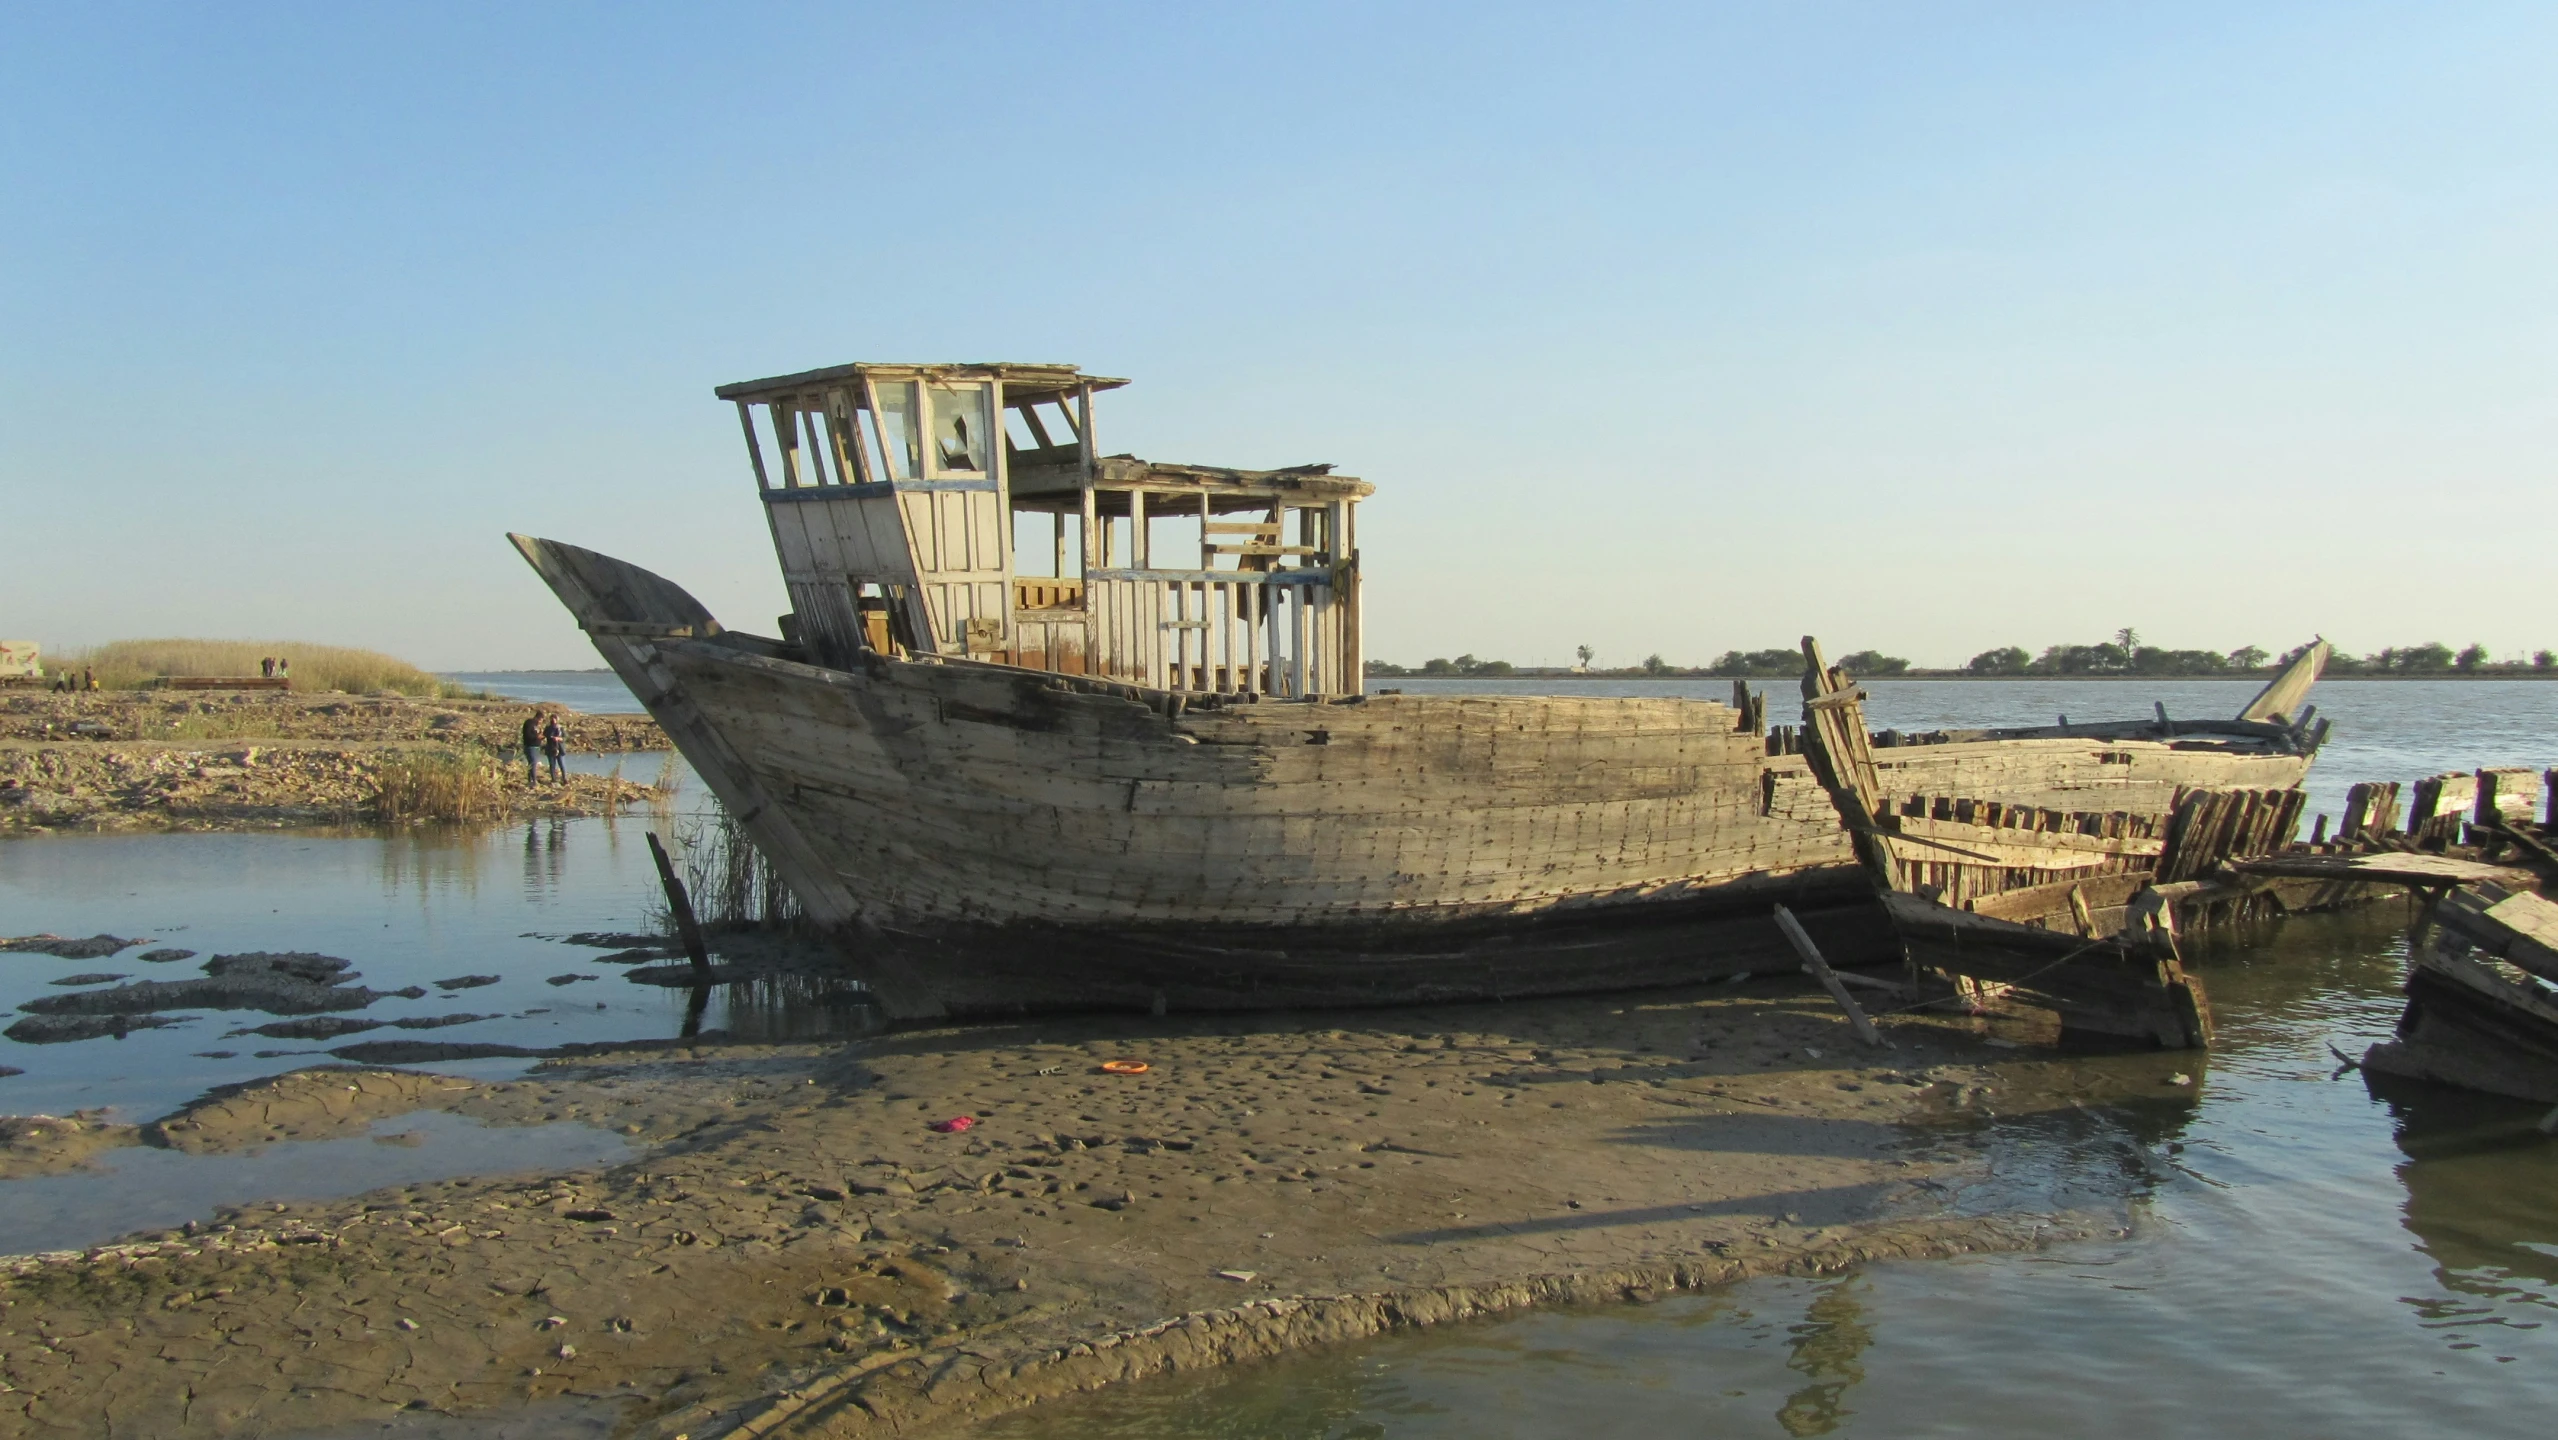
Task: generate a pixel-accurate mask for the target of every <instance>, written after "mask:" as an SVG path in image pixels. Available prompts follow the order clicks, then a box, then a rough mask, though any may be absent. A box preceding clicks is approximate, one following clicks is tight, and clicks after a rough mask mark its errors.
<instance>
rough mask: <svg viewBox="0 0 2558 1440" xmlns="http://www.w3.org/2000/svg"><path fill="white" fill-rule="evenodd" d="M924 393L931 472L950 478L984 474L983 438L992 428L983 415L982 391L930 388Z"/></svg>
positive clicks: (982, 388) (971, 387) (964, 387)
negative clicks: (929, 410) (929, 413)
mask: <svg viewBox="0 0 2558 1440" xmlns="http://www.w3.org/2000/svg"><path fill="white" fill-rule="evenodd" d="M926 393H928V394H929V395H930V396H931V397H932V402H933V468H934V469H935V470H936V471H941V472H946V473H951V474H961V475H983V474H985V473H986V470H987V464H986V435H987V432H988V431H989V430H990V429H991V428H992V424H991V421H990V418H989V417H988V416H987V414H986V398H987V396H986V387H985V386H983V385H932V386H928V387H926Z"/></svg>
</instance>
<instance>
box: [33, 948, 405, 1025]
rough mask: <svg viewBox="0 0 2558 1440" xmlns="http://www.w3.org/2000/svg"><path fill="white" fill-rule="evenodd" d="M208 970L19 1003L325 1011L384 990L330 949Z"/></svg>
mask: <svg viewBox="0 0 2558 1440" xmlns="http://www.w3.org/2000/svg"><path fill="white" fill-rule="evenodd" d="M204 971H205V976H204V978H203V979H201V980H136V981H133V982H131V983H129V984H123V985H114V986H109V987H107V988H105V989H101V990H75V991H73V992H71V993H69V994H66V995H39V996H37V997H36V998H35V999H33V1000H29V1001H27V1002H26V1003H25V1004H22V1005H20V1006H19V1007H18V1008H19V1009H21V1010H24V1011H26V1012H27V1013H29V1014H31V1015H141V1014H145V1013H148V1012H152V1011H159V1010H169V1009H176V1008H178V1007H181V1006H184V1007H188V1008H201V1009H206V1010H263V1011H265V1012H266V1013H267V1014H269V1015H319V1014H327V1013H330V1012H333V1011H342V1010H361V1009H363V1008H364V1007H366V1006H368V1005H371V1004H372V1003H373V1002H375V1001H377V1000H380V999H382V998H383V994H384V992H382V991H379V990H369V989H366V988H365V987H363V986H361V985H351V984H347V983H344V982H346V981H349V980H352V979H354V978H355V976H354V975H353V973H352V972H351V971H350V970H349V968H348V965H347V962H346V961H344V960H340V959H337V958H336V957H334V956H329V955H310V954H301V953H293V954H267V953H263V952H260V953H252V954H245V955H216V956H214V957H213V958H212V959H210V960H207V961H206V962H204ZM421 993H423V992H421Z"/></svg>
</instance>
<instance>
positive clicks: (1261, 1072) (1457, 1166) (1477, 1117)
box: [0, 979, 2114, 1440]
mask: <svg viewBox="0 0 2558 1440" xmlns="http://www.w3.org/2000/svg"><path fill="white" fill-rule="evenodd" d="M1887 1030H1888V1033H1889V1034H1890V1035H1891V1037H1892V1038H1893V1040H1894V1042H1895V1045H1896V1048H1895V1049H1893V1050H1890V1051H1868V1050H1862V1049H1859V1048H1858V1047H1856V1045H1855V1043H1854V1041H1853V1040H1852V1039H1850V1037H1849V1036H1848V1034H1847V1031H1846V1027H1845V1026H1844V1024H1843V1023H1842V1022H1841V1020H1840V1018H1839V1017H1838V1015H1837V1013H1836V1011H1835V1010H1833V1009H1832V1008H1831V1007H1830V1005H1829V1002H1828V1001H1827V1000H1826V999H1825V998H1823V997H1822V996H1820V995H1819V993H1818V992H1817V991H1812V990H1810V989H1809V987H1808V985H1805V984H1802V983H1800V982H1797V981H1794V980H1791V979H1788V980H1784V981H1761V982H1753V983H1750V984H1745V985H1740V986H1714V987H1707V988H1705V989H1702V990H1698V991H1693V992H1680V993H1668V994H1662V993H1655V994H1651V995H1647V996H1642V997H1620V998H1615V999H1597V1000H1576V1001H1562V1002H1541V1003H1537V1004H1534V1005H1525V1004H1522V1005H1508V1006H1500V1005H1485V1006H1465V1007H1432V1008H1427V1009H1412V1010H1403V1011H1394V1012H1366V1013H1360V1014H1346V1013H1334V1014H1321V1015H1312V1014H1309V1015H1296V1016H1244V1017H1200V1018H1185V1017H1180V1016H1174V1017H1170V1018H1167V1019H1145V1018H1141V1017H1125V1018H1112V1017H1082V1018H1074V1019H1046V1020H1040V1021H1036V1022H1024V1023H1020V1024H1012V1025H996V1026H974V1027H967V1028H958V1029H947V1030H935V1031H927V1032H908V1033H900V1034H897V1035H893V1036H886V1037H880V1038H877V1039H874V1040H871V1041H867V1042H861V1043H856V1044H851V1045H841V1044H838V1045H827V1046H746V1045H727V1044H722V1043H718V1042H717V1041H716V1040H715V1039H713V1038H709V1037H705V1038H704V1039H703V1040H700V1041H696V1042H672V1043H668V1044H663V1045H656V1046H646V1047H634V1048H630V1049H625V1050H620V1051H615V1052H609V1053H598V1054H591V1055H583V1056H578V1057H574V1058H566V1059H559V1060H553V1061H550V1062H547V1063H545V1064H544V1065H543V1066H541V1067H540V1068H539V1069H537V1070H536V1071H535V1072H533V1073H532V1074H531V1075H530V1076H528V1077H527V1078H526V1079H524V1080H521V1081H515V1082H508V1083H501V1084H478V1083H473V1082H468V1081H463V1080H459V1079H455V1078H452V1077H445V1076H421V1075H415V1074H404V1073H398V1072H384V1071H354V1070H348V1069H344V1068H339V1069H331V1070H319V1071H305V1072H300V1073H298V1074H295V1075H291V1076H286V1077H281V1078H279V1079H277V1080H273V1081H268V1082H260V1083H256V1084H251V1085H247V1086H242V1087H235V1088H233V1089H230V1090H228V1091H226V1092H222V1093H219V1094H217V1095H215V1096H212V1097H208V1099H207V1100H206V1101H204V1102H200V1103H198V1104H196V1105H193V1106H190V1107H187V1109H186V1110H184V1111H182V1112H180V1113H179V1114H177V1115H174V1116H170V1117H167V1118H165V1119H163V1120H161V1121H160V1122H157V1123H156V1124H155V1125H152V1126H142V1127H133V1128H132V1130H131V1133H130V1134H129V1135H118V1134H114V1133H105V1134H101V1133H99V1132H98V1131H96V1130H95V1129H94V1128H93V1129H89V1130H84V1131H83V1132H82V1133H81V1134H79V1135H78V1136H76V1137H74V1139H73V1140H72V1141H66V1142H65V1147H66V1150H69V1149H80V1150H83V1151H84V1153H86V1154H88V1155H94V1154H96V1153H97V1152H96V1147H98V1146H100V1145H111V1144H116V1143H145V1144H151V1143H156V1144H165V1145H175V1146H182V1147H185V1148H189V1149H192V1150H198V1151H204V1150H212V1149H220V1148H224V1147H240V1146H253V1145H257V1144H263V1143H269V1142H271V1141H275V1140H280V1139H295V1138H316V1137H325V1136H332V1135H345V1134H351V1133H357V1132H358V1131H359V1130H360V1129H361V1128H362V1127H363V1126H366V1125H370V1124H372V1123H373V1122H375V1121H377V1120H380V1119H383V1118H384V1117H386V1116H392V1115H397V1114H400V1113H407V1112H408V1111H410V1110H414V1109H418V1108H435V1109H445V1110H451V1111H455V1112H457V1113H462V1114H467V1115H470V1116H473V1117H475V1118H478V1119H481V1120H483V1121H487V1122H490V1123H496V1124H539V1123H553V1122H557V1121H562V1120H582V1121H585V1122H587V1123H590V1124H595V1125H599V1126H603V1127H605V1128H608V1129H611V1130H614V1131H617V1132H620V1133H622V1134H625V1135H627V1136H628V1137H630V1139H631V1140H632V1141H633V1142H634V1143H637V1144H642V1145H645V1146H648V1147H650V1148H649V1149H648V1150H647V1151H646V1152H645V1154H644V1157H643V1158H641V1159H639V1160H636V1161H633V1162H631V1163H627V1164H623V1165H620V1166H616V1167H613V1168H611V1169H606V1170H601V1171H589V1172H581V1173H571V1174H563V1175H552V1176H541V1177H537V1178H529V1179H528V1178H522V1177H517V1178H481V1179H466V1180H454V1181H446V1182H439V1183H432V1184H420V1185H413V1186H402V1187H394V1188H393V1189H390V1190H385V1191H377V1192H374V1193H372V1194H369V1195H365V1196H361V1197H356V1198H354V1199H349V1200H342V1201H329V1202H318V1203H299V1204H282V1205H272V1206H268V1205H259V1206H251V1207H245V1208H241V1209H236V1210H232V1211H228V1212H224V1213H222V1214H220V1215H218V1216H217V1217H216V1218H215V1219H214V1221H213V1223H211V1224H209V1225H191V1226H188V1227H185V1228H184V1229H181V1230H178V1231H168V1232H157V1233H154V1234H152V1235H148V1236H144V1237H137V1238H136V1239H135V1240H134V1241H132V1242H130V1243H127V1244H123V1245H118V1246H108V1247H101V1248H98V1249H95V1250H91V1251H87V1252H81V1253H66V1254H59V1255H50V1256H42V1257H29V1258H23V1259H20V1260H17V1261H14V1262H7V1264H6V1265H5V1266H0V1270H5V1272H6V1275H7V1278H6V1279H5V1280H0V1301H5V1303H6V1306H7V1308H6V1309H5V1311H0V1355H5V1360H0V1380H5V1382H6V1385H7V1387H8V1388H7V1389H6V1391H5V1392H0V1413H5V1414H10V1415H12V1416H13V1417H14V1418H13V1421H12V1424H13V1427H14V1428H17V1429H19V1430H20V1431H22V1432H23V1433H28V1434H57V1433H58V1434H79V1435H90V1434H102V1433H147V1434H153V1435H166V1436H193V1435H206V1436H211V1435H234V1434H291V1433H294V1432H295V1431H297V1430H310V1429H318V1428H321V1427H332V1426H334V1427H345V1426H351V1425H359V1424H379V1423H381V1422H384V1421H388V1420H392V1419H394V1418H398V1417H401V1416H402V1415H403V1412H404V1410H405V1411H406V1412H409V1413H408V1415H407V1417H406V1418H408V1419H411V1420H425V1419H430V1418H432V1415H433V1413H435V1412H442V1413H446V1414H453V1415H457V1416H470V1415H481V1416H486V1417H489V1418H491V1419H495V1418H496V1417H499V1416H501V1415H504V1414H507V1413H510V1412H516V1411H520V1410H521V1409H522V1408H523V1407H526V1406H528V1405H537V1404H552V1405H557V1404H567V1403H572V1402H575V1403H577V1404H580V1405H583V1406H586V1407H601V1408H602V1409H603V1410H604V1411H607V1412H611V1413H614V1414H615V1415H616V1418H617V1419H618V1421H619V1422H620V1423H622V1424H625V1425H627V1426H629V1427H630V1429H629V1430H628V1432H627V1433H631V1434H635V1435H640V1436H652V1437H671V1436H676V1435H688V1436H691V1437H694V1440H705V1437H708V1436H712V1435H722V1434H737V1435H764V1434H774V1435H782V1434H810V1435H814V1434H841V1435H858V1434H884V1433H889V1432H892V1431H894V1432H898V1433H905V1432H908V1431H911V1430H915V1429H918V1428H923V1429H937V1428H944V1427H950V1426H957V1425H961V1424H964V1423H966V1422H967V1421H968V1420H970V1419H972V1418H975V1417H980V1416H983V1415H985V1414H989V1413H994V1412H997V1411H1000V1410H1004V1409H1009V1408H1014V1407H1017V1406H1019V1405H1022V1404H1026V1403H1030V1402H1033V1401H1035V1400H1037V1399H1039V1398H1041V1397H1043V1396H1048V1395H1055V1394H1061V1393H1066V1392H1070V1391H1074V1390H1080V1389H1087V1388H1091V1387H1093V1386H1096V1385H1101V1384H1106V1383H1111V1382H1114V1381H1117V1380H1122V1379H1128V1378H1133V1377H1136V1376H1139V1375H1144V1374H1148V1373H1152V1372H1156V1371H1161V1370H1167V1369H1181V1368H1191V1367H1195V1366H1201V1365H1208V1364H1217V1363H1224V1362H1228V1361H1232V1360H1238V1359H1246V1358H1252V1357H1256V1356H1264V1355H1269V1354H1274V1353H1278V1352H1280V1351H1282V1350H1285V1349H1289V1348H1293V1347H1298V1346H1303V1345H1308V1344H1317V1343H1323V1342H1325V1341H1329V1340H1336V1339H1345V1338H1351V1337H1354V1336H1358V1335H1362V1334H1367V1333H1372V1332H1374V1331H1377V1330H1380V1329H1386V1328H1392V1327H1395V1326H1400V1325H1410V1324H1419V1323H1432V1322H1437V1321H1443V1320H1452V1319H1458V1318H1463V1317H1466V1316H1469V1315H1481V1314H1489V1313H1495V1312H1499V1311H1503V1310H1509V1309H1515V1308H1518V1307H1520V1306H1525V1305H1533V1304H1550V1303H1562V1302H1583V1301H1593V1300H1602V1299H1620V1298H1628V1297H1638V1298H1639V1297H1642V1296H1646V1295H1652V1294H1660V1293H1666V1292H1668V1291H1670V1290H1673V1289H1677V1288H1683V1287H1693V1286H1698V1285H1705V1284H1714V1283H1720V1282H1723V1281H1728V1280H1732V1279H1738V1278H1742V1277H1744V1276H1748V1275H1752V1274H1761V1273H1768V1272H1771V1271H1780V1270H1786V1271H1794V1272H1797V1273H1800V1272H1804V1271H1808V1270H1816V1269H1828V1268H1835V1267H1838V1266H1841V1265H1846V1264H1850V1263H1854V1262H1856V1261H1859V1260H1865V1259H1872V1258H1878V1257H1914V1256H1926V1255H1939V1254H1950V1253H1958V1252H1962V1251H1970V1250H1982V1249H1991V1248H2012V1247H2017V1246H2025V1245H2032V1244H2037V1243H2043V1242H2045V1241H2048V1240H2052V1239H2057V1238H2072V1237H2076V1236H2078V1235H2082V1234H2086V1233H2091V1231H2092V1230H2094V1229H2095V1228H2098V1227H2102V1226H2106V1225H2109V1224H2111V1223H2114V1217H2113V1216H2110V1215H2106V1214H2099V1213H2092V1212H2091V1213H2072V1214H2048V1215H2037V1214H2030V1213H2001V1212H2000V1210H1999V1207H1998V1204H1997V1203H1996V1201H1995V1199H1994V1198H1985V1197H1979V1196H1975V1197H1973V1198H1971V1199H1968V1200H1967V1199H1966V1196H1965V1190H1964V1187H1965V1186H1966V1185H1968V1184H1970V1183H1971V1182H1972V1181H1973V1180H1974V1179H1975V1178H1977V1172H1978V1169H1979V1160H1978V1156H1977V1154H1976V1152H1974V1151H1973V1149H1972V1148H1971V1144H1972V1142H1971V1141H1969V1140H1967V1139H1966V1138H1964V1136H1965V1132H1964V1131H1963V1130H1962V1129H1961V1128H1960V1127H1959V1126H1957V1127H1953V1128H1948V1127H1947V1126H1946V1125H1944V1124H1942V1123H1939V1122H1947V1121H1950V1120H1952V1119H1954V1118H1956V1117H1959V1116H1961V1115H1962V1114H1964V1113H1965V1112H1966V1111H1967V1110H1970V1109H1973V1108H1976V1107H1979V1106H1981V1105H1984V1104H1989V1103H1994V1101H1993V1097H1994V1096H1995V1095H1996V1094H1997V1092H1998V1090H1999V1088H2000V1086H2001V1084H2002V1082H2001V1081H2000V1080H1999V1079H1998V1078H1997V1077H1996V1075H1995V1074H1994V1072H1993V1071H1992V1070H1991V1069H1990V1068H1988V1066H1989V1062H1990V1061H1993V1060H1997V1059H2001V1058H2004V1056H2005V1052H2001V1051H1998V1050H1993V1049H1990V1048H1987V1046H1986V1045H1985V1044H1984V1042H1983V1041H1982V1040H1981V1039H1980V1038H1979V1037H1978V1036H1975V1035H1973V1034H1971V1033H1969V1031H1968V1030H1967V1029H1965V1028H1964V1027H1963V1025H1962V1024H1961V1023H1959V1022H1944V1021H1922V1020H1914V1019H1905V1020H1901V1021H1897V1022H1894V1023H1892V1024H1890V1025H1889V1026H1887ZM1115 1059H1138V1060H1143V1061H1145V1062H1146V1063H1147V1064H1148V1066H1149V1067H1150V1068H1149V1069H1148V1071H1147V1073H1145V1074H1142V1075H1116V1074H1109V1073H1105V1072H1103V1071H1102V1070H1101V1069H1100V1066H1101V1064H1102V1062H1104V1061H1107V1060H1115ZM960 1116H967V1117H969V1118H970V1119H971V1120H972V1121H973V1122H974V1123H973V1124H972V1125H970V1126H969V1127H967V1128H965V1129H959V1130H955V1131H950V1132H939V1131H936V1130H934V1129H933V1128H931V1127H932V1126H933V1125H934V1124H935V1123H936V1122H947V1121H950V1120H952V1119H955V1118H957V1117H960ZM30 1123H31V1122H20V1124H19V1125H18V1126H17V1127H16V1128H15V1129H14V1130H12V1131H11V1132H10V1150H11V1152H12V1154H13V1155H14V1156H15V1158H14V1160H13V1161H12V1163H13V1164H15V1165H20V1166H26V1165H41V1164H44V1163H46V1162H45V1161H43V1159H42V1158H41V1153H40V1152H41V1150H42V1146H43V1144H44V1141H43V1140H42V1139H34V1140H30V1139H28V1138H27V1137H26V1134H25V1132H26V1130H27V1129H28V1128H29V1124H30ZM61 1163H66V1164H76V1163H81V1155H80V1154H67V1155H66V1156H65V1157H64V1158H63V1160H62V1161H61ZM2099 1208H2100V1209H2101V1208H2102V1207H2099Z"/></svg>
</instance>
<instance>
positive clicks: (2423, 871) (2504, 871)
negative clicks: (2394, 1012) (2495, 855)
mask: <svg viewBox="0 0 2558 1440" xmlns="http://www.w3.org/2000/svg"><path fill="white" fill-rule="evenodd" d="M2229 868H2230V869H2231V870H2233V871H2236V872H2237V873H2239V874H2241V875H2263V876H2268V877H2276V878H2286V879H2296V880H2334V881H2337V882H2340V883H2343V884H2366V885H2417V886H2454V885H2478V884H2488V885H2496V886H2500V887H2503V888H2505V889H2510V890H2528V889H2530V888H2531V887H2532V885H2533V884H2534V883H2535V882H2536V880H2537V877H2536V876H2534V875H2533V874H2532V873H2531V872H2530V871H2528V870H2518V869H2515V868H2513V867H2512V866H2508V865H2486V864H2481V863H2480V862H2478V861H2475V860H2462V859H2459V858H2457V857H2455V856H2450V855H2415V854H2406V853H2402V852H2398V851H2381V852H2379V853H2377V854H2372V855H2263V856H2258V857H2256V858H2253V859H2243V860H2233V861H2231V862H2229Z"/></svg>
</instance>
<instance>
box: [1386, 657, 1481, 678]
mask: <svg viewBox="0 0 2558 1440" xmlns="http://www.w3.org/2000/svg"><path fill="white" fill-rule="evenodd" d="M1367 673H1368V674H1371V675H1482V676H1500V675H1515V674H1517V673H1519V670H1518V667H1517V666H1515V665H1513V664H1511V663H1510V662H1509V661H1507V660H1478V659H1476V658H1474V657H1473V656H1471V655H1460V656H1458V657H1457V658H1456V659H1454V660H1444V659H1443V660H1424V661H1422V662H1421V664H1420V666H1419V667H1418V668H1413V667H1407V666H1403V665H1397V664H1394V663H1393V662H1391V661H1386V660H1371V661H1369V662H1368V666H1367Z"/></svg>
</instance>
